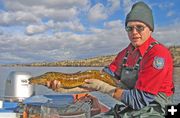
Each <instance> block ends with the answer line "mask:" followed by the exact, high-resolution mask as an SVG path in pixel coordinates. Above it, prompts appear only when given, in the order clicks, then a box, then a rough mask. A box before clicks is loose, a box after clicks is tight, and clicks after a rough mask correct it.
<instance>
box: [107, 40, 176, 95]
mask: <svg viewBox="0 0 180 118" xmlns="http://www.w3.org/2000/svg"><path fill="white" fill-rule="evenodd" d="M155 41H156V40H155V39H153V38H152V37H150V38H149V39H148V40H147V41H145V42H144V43H143V44H142V45H141V46H140V47H138V48H135V49H134V50H133V46H132V45H131V44H129V46H128V47H127V48H125V49H124V50H123V51H121V52H120V53H119V54H118V55H117V57H116V58H115V60H114V61H113V62H112V63H111V64H110V66H109V68H110V70H111V71H113V72H114V73H115V74H116V75H118V76H120V73H118V72H117V70H118V69H121V66H119V65H121V64H122V60H123V57H124V56H125V54H126V51H127V50H129V55H128V59H127V66H130V67H133V66H134V64H136V62H137V59H138V58H139V56H142V57H143V59H142V60H141V62H140V69H139V73H138V79H137V81H136V85H135V88H136V89H139V90H142V91H145V92H148V93H151V94H154V95H157V94H158V93H159V92H163V93H165V94H166V95H167V96H170V95H172V94H173V93H174V91H173V89H174V83H173V59H172V56H171V53H170V52H169V50H168V49H167V48H166V47H165V46H163V45H162V44H157V45H155V46H154V47H153V48H152V49H151V50H149V51H148V52H147V53H146V54H145V51H146V50H147V49H148V47H149V45H150V44H151V43H152V42H155ZM158 62H160V64H159V63H158Z"/></svg>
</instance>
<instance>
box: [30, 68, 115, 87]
mask: <svg viewBox="0 0 180 118" xmlns="http://www.w3.org/2000/svg"><path fill="white" fill-rule="evenodd" d="M86 79H99V80H101V81H104V82H106V83H108V84H110V85H112V86H116V82H115V81H114V80H113V79H111V76H110V75H109V74H107V73H104V72H100V71H99V70H88V71H84V72H78V73H70V74H68V73H62V72H47V73H44V74H42V75H40V76H36V77H31V78H30V79H29V83H30V84H39V85H46V84H47V81H53V80H58V81H60V82H61V87H62V88H74V87H78V86H81V85H83V84H85V82H84V80H86Z"/></svg>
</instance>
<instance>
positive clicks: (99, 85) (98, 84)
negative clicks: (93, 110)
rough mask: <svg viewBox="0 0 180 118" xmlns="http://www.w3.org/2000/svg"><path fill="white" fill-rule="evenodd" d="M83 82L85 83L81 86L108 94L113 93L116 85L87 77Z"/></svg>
mask: <svg viewBox="0 0 180 118" xmlns="http://www.w3.org/2000/svg"><path fill="white" fill-rule="evenodd" d="M85 82H86V84H84V85H82V86H83V87H85V88H87V89H92V90H97V91H100V92H103V93H107V94H110V95H112V93H114V90H115V89H116V87H114V86H111V85H109V84H107V83H105V82H103V81H101V80H97V79H87V80H85Z"/></svg>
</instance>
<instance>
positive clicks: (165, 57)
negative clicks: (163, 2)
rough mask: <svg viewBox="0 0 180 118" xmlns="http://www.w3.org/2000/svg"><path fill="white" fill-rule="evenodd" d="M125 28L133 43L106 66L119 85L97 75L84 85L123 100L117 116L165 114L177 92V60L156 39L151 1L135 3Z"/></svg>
mask: <svg viewBox="0 0 180 118" xmlns="http://www.w3.org/2000/svg"><path fill="white" fill-rule="evenodd" d="M125 29H126V31H127V34H128V37H129V40H130V44H129V45H128V46H127V47H126V48H125V49H124V50H122V51H121V52H120V53H119V54H118V55H117V57H116V58H115V60H114V61H113V62H112V63H111V64H110V65H109V66H108V67H106V68H104V69H103V70H104V72H107V73H109V74H111V75H112V76H113V78H115V79H116V80H117V87H114V86H111V85H109V84H107V83H104V82H102V81H100V80H97V79H93V78H92V79H89V80H86V83H87V84H86V85H84V86H83V87H85V88H87V89H91V90H92V89H93V90H98V91H101V92H103V93H107V94H109V95H111V96H112V97H114V98H115V99H117V100H119V101H120V103H119V105H116V107H115V108H114V109H113V113H112V114H114V115H115V116H116V117H130V118H132V117H139V116H141V117H153V118H154V117H163V115H165V105H167V104H169V103H171V97H172V95H173V93H174V84H173V79H172V77H173V60H172V57H171V54H170V52H169V51H168V49H167V48H166V47H165V46H163V45H162V44H160V43H159V42H157V41H156V40H155V39H154V38H152V32H153V31H154V22H153V15H152V11H151V9H150V8H149V7H148V5H147V4H145V3H144V2H138V3H136V4H134V5H133V6H132V9H131V11H130V12H129V13H128V15H127V17H126V22H125ZM57 85H58V84H57V82H55V84H54V85H53V86H55V87H54V88H56V86H57ZM76 89H77V88H76ZM78 89H81V90H84V88H78ZM87 89H86V90H87Z"/></svg>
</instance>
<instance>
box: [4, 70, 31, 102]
mask: <svg viewBox="0 0 180 118" xmlns="http://www.w3.org/2000/svg"><path fill="white" fill-rule="evenodd" d="M30 77H31V74H30V73H28V72H22V71H18V72H17V71H12V72H11V73H10V74H9V76H8V78H7V80H6V85H5V96H4V99H5V100H9V101H17V102H22V101H23V100H24V99H25V98H28V97H31V96H32V95H33V94H34V87H33V85H30V84H29V82H28V79H29V78H30Z"/></svg>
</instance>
